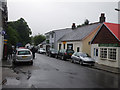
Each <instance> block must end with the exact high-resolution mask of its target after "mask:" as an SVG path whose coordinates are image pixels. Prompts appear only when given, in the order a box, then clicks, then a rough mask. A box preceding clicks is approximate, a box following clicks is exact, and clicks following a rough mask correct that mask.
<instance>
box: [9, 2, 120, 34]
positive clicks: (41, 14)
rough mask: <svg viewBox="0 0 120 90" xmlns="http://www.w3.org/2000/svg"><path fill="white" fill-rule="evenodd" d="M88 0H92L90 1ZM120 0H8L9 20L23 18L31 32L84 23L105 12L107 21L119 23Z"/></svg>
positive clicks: (42, 31)
mask: <svg viewBox="0 0 120 90" xmlns="http://www.w3.org/2000/svg"><path fill="white" fill-rule="evenodd" d="M88 1H89V2H88ZM118 1H119V0H97V1H96V0H7V3H8V17H9V21H15V20H18V19H19V18H21V17H22V18H24V19H25V20H26V22H27V23H28V25H29V27H30V28H31V30H32V35H37V34H38V33H40V34H44V33H46V32H48V31H51V30H58V29H62V28H69V27H71V25H72V23H76V25H78V24H82V23H84V21H85V19H88V20H89V21H90V23H93V22H97V21H99V17H100V14H101V13H105V16H106V22H112V23H118V12H117V11H115V10H114V9H115V8H118Z"/></svg>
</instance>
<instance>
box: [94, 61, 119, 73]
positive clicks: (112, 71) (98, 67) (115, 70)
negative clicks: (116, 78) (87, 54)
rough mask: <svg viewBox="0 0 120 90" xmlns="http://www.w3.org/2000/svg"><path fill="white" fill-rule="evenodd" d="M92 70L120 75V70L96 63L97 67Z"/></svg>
mask: <svg viewBox="0 0 120 90" xmlns="http://www.w3.org/2000/svg"><path fill="white" fill-rule="evenodd" d="M92 68H94V69H98V70H103V71H107V72H111V73H115V74H120V69H118V68H114V67H109V66H105V65H101V64H97V63H95V66H93V67H92Z"/></svg>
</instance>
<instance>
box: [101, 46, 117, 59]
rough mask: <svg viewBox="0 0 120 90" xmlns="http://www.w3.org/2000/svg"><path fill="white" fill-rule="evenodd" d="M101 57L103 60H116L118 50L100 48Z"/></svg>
mask: <svg viewBox="0 0 120 90" xmlns="http://www.w3.org/2000/svg"><path fill="white" fill-rule="evenodd" d="M100 57H101V58H102V59H108V60H116V59H117V58H116V57H117V49H116V48H100Z"/></svg>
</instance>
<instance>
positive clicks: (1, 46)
mask: <svg viewBox="0 0 120 90" xmlns="http://www.w3.org/2000/svg"><path fill="white" fill-rule="evenodd" d="M2 11H3V8H2V1H1V0H0V60H1V59H2V54H3V36H2V30H3V28H2Z"/></svg>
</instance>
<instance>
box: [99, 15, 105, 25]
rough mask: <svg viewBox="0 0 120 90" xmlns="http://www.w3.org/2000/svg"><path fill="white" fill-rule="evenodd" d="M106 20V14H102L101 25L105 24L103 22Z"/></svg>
mask: <svg viewBox="0 0 120 90" xmlns="http://www.w3.org/2000/svg"><path fill="white" fill-rule="evenodd" d="M105 19H106V17H105V13H101V16H100V21H99V22H100V23H103V22H105Z"/></svg>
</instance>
